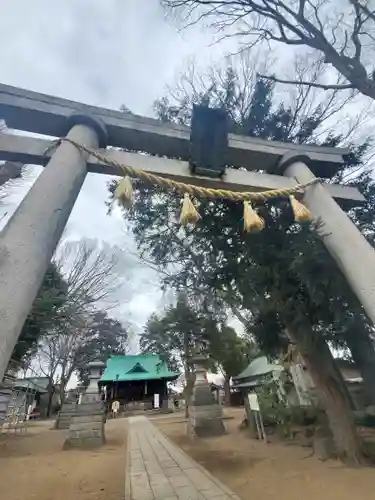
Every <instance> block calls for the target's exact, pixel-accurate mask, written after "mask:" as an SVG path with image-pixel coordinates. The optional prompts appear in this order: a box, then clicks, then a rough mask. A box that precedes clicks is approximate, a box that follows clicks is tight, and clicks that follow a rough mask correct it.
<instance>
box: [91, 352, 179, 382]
mask: <svg viewBox="0 0 375 500" xmlns="http://www.w3.org/2000/svg"><path fill="white" fill-rule="evenodd" d="M179 375H180V374H179V373H177V372H171V371H169V370H168V366H167V364H166V363H165V362H164V361H162V359H161V357H160V356H159V355H158V354H138V355H134V356H133V355H129V356H111V357H110V358H109V359H108V360H107V365H106V368H105V370H104V373H103V375H102V377H101V379H100V382H116V381H119V382H131V381H132V380H155V379H167V380H175V379H176V378H177V377H178V376H179Z"/></svg>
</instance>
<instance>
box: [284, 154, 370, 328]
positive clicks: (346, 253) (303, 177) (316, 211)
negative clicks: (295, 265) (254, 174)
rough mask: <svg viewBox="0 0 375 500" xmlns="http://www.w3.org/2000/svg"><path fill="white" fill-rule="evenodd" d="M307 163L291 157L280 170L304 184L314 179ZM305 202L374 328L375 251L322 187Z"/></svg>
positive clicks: (312, 190) (310, 192)
mask: <svg viewBox="0 0 375 500" xmlns="http://www.w3.org/2000/svg"><path fill="white" fill-rule="evenodd" d="M308 161H309V158H308V157H306V156H289V157H285V158H283V160H282V161H281V163H280V165H279V168H280V170H281V171H282V173H283V175H285V176H287V177H293V178H295V179H296V180H297V182H299V183H300V184H304V183H306V182H309V181H311V180H313V179H315V175H314V174H313V173H312V171H311V170H310V169H309V167H308V166H307V163H308ZM303 202H304V203H305V204H306V206H307V207H308V208H309V209H310V211H311V214H312V216H313V218H314V220H315V221H320V222H321V223H322V228H321V230H320V231H319V233H320V236H321V238H322V240H323V243H324V245H325V246H326V248H327V250H328V251H329V253H330V254H331V255H332V257H333V258H334V259H335V261H336V263H337V265H338V266H339V268H340V269H341V271H342V273H343V274H344V276H345V278H346V279H347V281H348V283H349V285H350V287H351V288H352V290H353V292H354V293H355V295H356V296H357V298H358V300H359V301H360V303H361V304H362V305H363V307H364V309H365V311H366V313H367V315H368V317H369V318H370V320H371V321H372V322H373V324H374V325H375V250H374V249H373V247H372V246H371V245H370V243H368V241H367V240H366V238H365V237H364V236H363V235H362V234H361V232H360V231H359V230H358V228H357V227H356V225H355V224H353V222H352V221H351V220H350V218H349V217H348V216H347V214H346V213H345V212H344V211H343V210H342V208H341V207H340V206H339V205H338V204H337V203H336V201H335V200H334V199H333V198H332V196H331V195H330V194H329V192H328V190H327V189H326V188H325V187H324V185H323V184H319V183H318V184H314V185H312V186H310V187H308V188H307V189H306V190H305V195H304V197H303Z"/></svg>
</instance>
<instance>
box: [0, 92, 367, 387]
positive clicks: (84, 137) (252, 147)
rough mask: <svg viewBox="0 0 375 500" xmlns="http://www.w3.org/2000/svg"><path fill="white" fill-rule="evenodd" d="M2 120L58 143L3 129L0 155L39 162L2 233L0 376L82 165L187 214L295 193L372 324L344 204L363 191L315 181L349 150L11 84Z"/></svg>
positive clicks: (217, 118)
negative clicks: (199, 206) (164, 197)
mask: <svg viewBox="0 0 375 500" xmlns="http://www.w3.org/2000/svg"><path fill="white" fill-rule="evenodd" d="M194 116H195V119H194ZM0 118H1V119H4V120H5V122H6V125H7V127H8V128H9V129H16V130H19V131H26V132H32V133H35V134H43V135H46V136H50V137H51V138H53V139H51V140H48V139H40V138H32V137H29V136H25V135H22V134H21V135H18V134H17V135H16V134H13V133H2V134H0V161H9V162H19V163H26V164H27V163H29V164H36V165H43V166H45V169H44V171H43V172H42V174H41V175H40V176H39V178H38V179H37V181H36V182H35V184H34V185H33V187H32V188H31V189H30V191H29V192H28V194H27V195H26V197H25V199H24V200H23V201H22V203H21V204H20V205H19V207H18V209H17V210H16V212H15V213H14V215H13V216H12V218H11V219H10V220H9V222H8V224H7V225H6V227H5V228H4V230H3V231H2V233H1V236H0V325H1V332H0V380H2V378H3V376H4V372H5V370H6V368H7V366H8V362H9V359H10V356H11V353H12V351H13V348H14V346H15V344H16V342H17V339H18V337H19V334H20V332H21V329H22V326H23V324H24V322H25V319H26V317H27V315H28V313H29V311H30V309H31V306H32V303H33V301H34V299H35V297H36V294H37V292H38V290H39V287H40V285H41V282H42V279H43V276H44V274H45V272H46V269H47V266H48V264H49V262H50V260H51V258H52V256H53V253H54V251H55V248H56V246H57V244H58V242H59V240H60V237H61V235H62V233H63V230H64V227H65V224H66V222H67V220H68V218H69V215H70V213H71V210H72V208H73V206H74V203H75V200H76V199H77V196H78V194H79V192H80V189H81V187H82V185H83V182H84V180H85V177H86V174H87V172H96V173H101V174H115V175H123V173H124V172H125V173H126V174H129V175H135V176H138V177H140V178H141V179H145V180H148V181H150V182H154V183H157V184H159V185H161V186H163V187H167V188H168V187H172V188H174V189H177V190H178V191H180V192H183V193H185V199H186V207H185V208H187V210H188V211H189V201H190V200H189V199H188V197H189V195H190V194H192V195H194V196H210V197H213V198H216V197H223V198H226V197H229V198H231V199H236V200H240V201H243V202H244V206H245V207H246V206H247V208H248V209H249V211H248V212H247V214H248V215H249V214H250V216H252V217H253V216H254V211H253V210H252V209H251V206H249V205H246V204H249V203H250V202H251V201H252V200H254V199H255V200H257V199H258V200H264V199H267V198H269V197H271V196H290V195H293V196H295V199H298V198H299V199H301V200H302V201H303V203H304V204H305V205H306V206H307V207H308V209H309V210H310V212H311V214H312V216H313V218H314V219H315V220H320V221H321V223H322V225H323V234H322V235H321V237H322V239H323V242H324V244H325V245H326V247H327V249H328V251H329V252H330V253H331V255H332V256H333V257H334V259H335V260H336V262H337V264H338V266H339V267H340V269H341V270H342V272H343V273H344V275H345V276H346V278H347V280H348V282H349V284H350V286H351V288H352V289H353V292H354V293H355V294H356V296H357V298H358V299H359V300H360V302H361V303H362V305H363V307H364V309H365V311H366V313H367V314H368V316H369V317H370V318H371V320H372V321H373V322H374V323H375V286H374V284H375V253H374V250H373V248H372V247H371V246H370V245H369V243H368V242H367V241H366V239H365V238H364V237H363V236H362V235H361V233H360V232H359V231H358V229H357V228H356V226H355V225H354V224H353V223H352V222H351V220H350V219H349V218H348V216H347V215H346V213H345V212H344V211H343V210H342V208H341V207H340V205H343V204H345V205H347V206H348V205H349V206H353V205H355V204H360V203H363V201H364V198H363V197H362V195H361V194H360V193H359V192H358V190H357V189H355V188H351V187H346V186H340V185H336V184H325V183H324V181H323V180H321V179H324V178H325V177H330V176H332V174H333V173H335V172H336V171H337V169H338V167H339V166H340V165H341V164H342V163H343V155H345V154H346V153H348V151H346V150H343V149H336V148H327V147H317V146H311V145H297V144H291V143H279V142H274V141H266V140H261V139H258V138H251V137H244V136H239V135H233V134H228V131H227V128H226V126H225V116H223V114H222V113H221V112H219V111H218V110H209V109H208V108H206V110H202V109H200V110H199V109H197V110H196V112H195V115H193V122H192V128H191V130H190V129H188V128H187V127H185V126H182V125H181V126H180V125H172V124H165V123H163V122H160V121H158V120H154V119H150V118H144V117H140V116H134V115H131V114H124V113H123V112H120V111H113V110H107V109H103V108H98V107H94V106H88V105H85V104H81V103H76V102H72V101H68V100H66V99H60V98H57V97H52V96H48V95H44V94H39V93H36V92H31V91H27V90H23V89H19V88H15V87H10V86H7V85H0ZM55 138H62V140H60V141H59V142H58V143H56V141H55ZM108 146H112V147H117V148H123V149H124V150H125V151H119V150H115V149H106V148H107V147H108ZM130 151H136V152H142V153H147V155H145V154H139V153H136V152H130ZM176 158H178V159H176ZM227 165H230V167H227ZM233 167H235V168H233ZM238 167H245V168H246V169H247V170H238V169H237V168H238ZM252 168H254V169H255V168H256V169H258V170H259V169H260V168H261V169H262V170H263V171H264V172H266V173H259V172H255V171H251V169H252ZM269 190H274V191H273V194H272V193H271V194H269V193H268V195H266V193H265V191H266V192H267V191H269ZM190 208H191V206H190ZM250 212H251V213H250ZM187 215H188V216H189V214H187ZM190 216H191V213H190ZM245 218H246V217H245ZM258 223H259V220H258ZM218 224H220V221H218ZM250 226H251V224H250ZM265 230H266V229H265Z"/></svg>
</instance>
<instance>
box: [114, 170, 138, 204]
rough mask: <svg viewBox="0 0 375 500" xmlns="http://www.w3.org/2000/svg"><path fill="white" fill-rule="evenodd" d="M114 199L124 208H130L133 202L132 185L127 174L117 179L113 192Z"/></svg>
mask: <svg viewBox="0 0 375 500" xmlns="http://www.w3.org/2000/svg"><path fill="white" fill-rule="evenodd" d="M114 199H115V200H117V201H118V203H120V205H122V206H123V207H125V208H131V207H132V206H133V204H134V193H133V185H132V181H131V179H130V177H129V176H128V175H127V176H126V177H124V178H123V179H121V180H120V181H119V183H118V184H117V186H116V189H115V192H114Z"/></svg>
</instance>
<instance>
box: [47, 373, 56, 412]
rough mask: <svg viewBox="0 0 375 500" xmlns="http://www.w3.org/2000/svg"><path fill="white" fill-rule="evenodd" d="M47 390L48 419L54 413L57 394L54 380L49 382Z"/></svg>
mask: <svg viewBox="0 0 375 500" xmlns="http://www.w3.org/2000/svg"><path fill="white" fill-rule="evenodd" d="M47 390H48V405H47V417H50V416H51V413H52V399H53V395H54V393H55V390H54V386H53V380H49V382H48V387H47Z"/></svg>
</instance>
